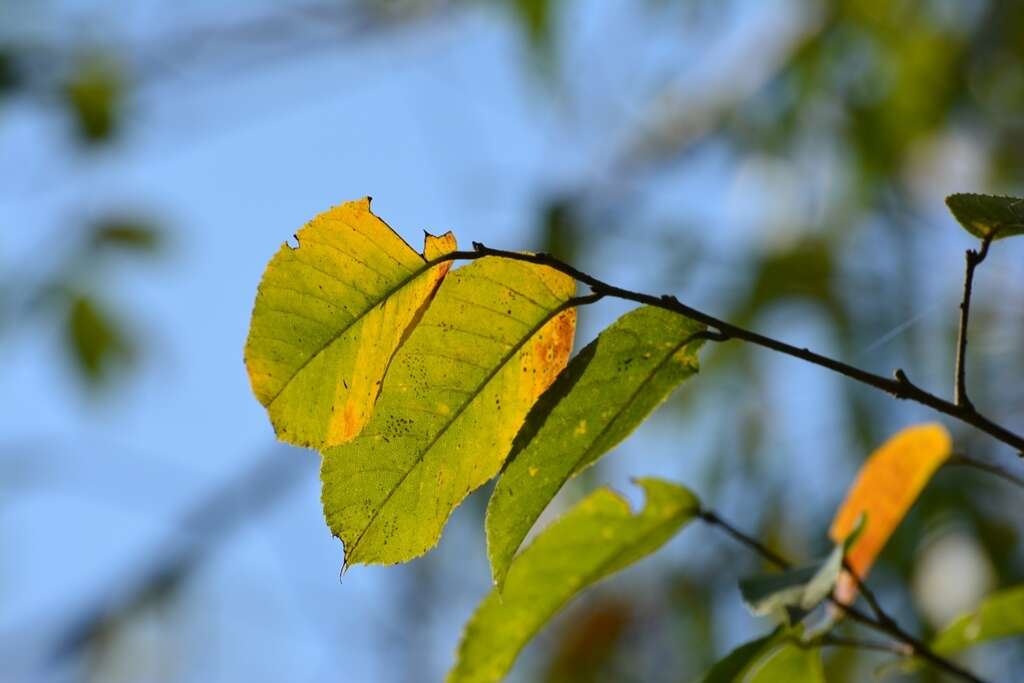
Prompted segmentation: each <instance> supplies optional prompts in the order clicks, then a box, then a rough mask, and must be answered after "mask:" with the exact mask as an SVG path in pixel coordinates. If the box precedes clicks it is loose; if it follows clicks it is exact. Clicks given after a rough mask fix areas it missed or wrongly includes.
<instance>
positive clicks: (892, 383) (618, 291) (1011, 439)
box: [436, 242, 1024, 453]
mask: <svg viewBox="0 0 1024 683" xmlns="http://www.w3.org/2000/svg"><path fill="white" fill-rule="evenodd" d="M485 256H496V257H500V258H507V259H511V260H515V261H525V262H527V263H536V264H539V265H544V266H549V267H551V268H554V269H555V270H557V271H559V272H562V273H565V274H566V275H568V276H570V277H572V278H575V279H576V280H577V281H578V282H582V283H583V284H585V285H588V286H589V287H590V288H591V290H592V291H594V292H595V293H598V294H604V295H605V296H609V297H614V298H617V299H625V300H627V301H635V302H636V303H641V304H647V305H649V306H656V307H658V308H663V309H665V310H668V311H672V312H674V313H678V314H680V315H682V316H684V317H687V318H689V319H691V320H696V321H697V322H700V323H704V324H705V325H707V326H708V327H710V328H713V329H714V330H716V331H717V333H718V335H717V337H716V340H718V341H726V340H728V339H740V340H743V341H745V342H748V343H751V344H755V345H757V346H761V347H763V348H766V349H771V350H772V351H776V352H778V353H782V354H785V355H787V356H792V357H793V358H798V359H800V360H803V361H806V362H808V363H812V364H814V365H818V366H821V367H823V368H826V369H828V370H832V371H833V372H836V373H839V374H840V375H843V376H844V377H848V378H850V379H852V380H855V381H857V382H860V383H862V384H867V385H868V386H872V387H874V388H876V389H880V390H882V391H884V392H886V393H888V394H891V395H892V396H895V397H896V398H898V399H905V400H910V401H915V402H917V403H920V404H922V405H925V406H928V407H929V408H932V409H933V410H936V411H938V412H940V413H943V414H944V415H949V416H950V417H953V418H955V419H957V420H960V421H961V422H964V423H966V424H969V425H971V426H973V427H975V428H977V429H979V430H981V431H983V432H985V433H986V434H989V435H990V436H992V437H993V438H995V439H996V440H998V441H1001V442H1002V443H1005V444H1007V445H1009V446H1012V447H1013V448H1014V449H1016V450H1017V451H1018V452H1021V453H1024V437H1022V436H1020V435H1019V434H1016V433H1014V432H1012V431H1010V430H1009V429H1007V428H1005V427H1003V426H1001V425H998V424H996V423H995V422H992V421H991V420H989V419H988V418H987V417H985V416H984V415H982V414H981V413H979V412H978V411H976V410H974V408H973V407H972V408H965V407H964V406H958V405H956V404H955V403H951V402H949V401H947V400H945V399H943V398H940V397H938V396H936V395H935V394H932V393H930V392H927V391H925V390H924V389H921V388H920V387H918V386H917V385H916V384H914V383H913V382H911V381H910V379H908V378H907V375H906V373H905V372H903V370H896V372H895V373H894V376H893V377H892V378H888V377H883V376H881V375H876V374H874V373H872V372H868V371H866V370H862V369H860V368H858V367H855V366H853V365H849V364H847V363H843V362H842V361H838V360H835V359H834V358H829V357H827V356H823V355H821V354H819V353H815V352H813V351H811V350H809V349H807V348H798V347H796V346H793V345H791V344H787V343H786V342H783V341H779V340H778V339H773V338H771V337H766V336H764V335H761V334H758V333H757V332H753V331H751V330H747V329H744V328H742V327H739V326H737V325H733V324H731V323H728V322H726V321H724V320H719V319H718V318H716V317H714V316H712V315H709V314H707V313H704V312H703V311H699V310H697V309H695V308H692V307H690V306H687V305H686V304H684V303H682V302H681V301H679V300H678V299H676V298H675V297H674V296H669V295H666V296H660V297H659V296H654V295H651V294H644V293H642V292H635V291H631V290H628V289H623V288H622V287H616V286H614V285H610V284H608V283H607V282H603V281H602V280H599V279H598V278H596V277H594V276H593V275H589V274H587V273H584V272H583V271H581V270H578V269H577V268H575V267H573V266H571V265H569V264H568V263H565V262H563V261H560V260H559V259H556V258H555V257H553V256H551V255H550V254H532V253H525V252H516V251H506V250H504V249H492V248H491V247H487V246H485V245H483V244H481V243H479V242H474V243H473V251H455V252H451V253H449V254H446V255H444V256H442V257H440V258H438V259H436V261H437V262H440V261H458V260H474V259H479V258H483V257H485Z"/></svg>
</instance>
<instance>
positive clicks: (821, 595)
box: [740, 544, 843, 623]
mask: <svg viewBox="0 0 1024 683" xmlns="http://www.w3.org/2000/svg"><path fill="white" fill-rule="evenodd" d="M842 568H843V545H842V544H838V545H836V546H835V548H834V549H833V550H832V552H831V553H830V554H829V556H828V558H827V559H825V560H822V561H821V562H818V563H816V564H813V565H810V566H807V567H800V568H798V569H790V570H787V571H784V572H776V573H774V574H763V575H760V576H755V577H752V578H749V579H743V580H742V581H740V594H741V595H742V596H743V601H744V602H745V603H746V604H747V607H748V608H749V609H750V611H751V612H752V613H753V614H755V615H757V616H773V617H774V618H776V619H777V620H778V621H780V622H782V623H793V622H796V621H799V620H800V619H802V618H803V616H804V615H805V614H806V613H807V612H809V611H810V610H812V609H814V607H815V606H817V605H818V603H820V602H821V601H822V600H824V599H825V598H826V597H828V595H829V593H831V592H832V588H833V586H835V584H836V580H837V579H838V578H839V572H840V571H841V570H842Z"/></svg>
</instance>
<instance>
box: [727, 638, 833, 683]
mask: <svg viewBox="0 0 1024 683" xmlns="http://www.w3.org/2000/svg"><path fill="white" fill-rule="evenodd" d="M740 680H742V681H745V682H746V683H825V667H824V666H823V665H822V663H821V652H820V650H818V649H817V648H812V647H807V646H802V645H800V644H798V643H795V642H792V641H790V642H788V643H786V644H784V645H782V646H781V647H779V648H778V649H776V650H775V651H774V652H772V653H770V654H769V655H768V656H767V657H765V658H763V659H761V660H759V661H757V662H755V663H754V666H753V667H751V669H750V671H749V672H748V673H747V675H746V676H745V677H744V678H742V679H740Z"/></svg>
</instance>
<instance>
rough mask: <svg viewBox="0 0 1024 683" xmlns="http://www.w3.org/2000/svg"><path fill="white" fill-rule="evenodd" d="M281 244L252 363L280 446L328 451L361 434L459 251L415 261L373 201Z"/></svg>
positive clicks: (254, 336) (447, 239) (256, 321)
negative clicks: (445, 258) (448, 258)
mask: <svg viewBox="0 0 1024 683" xmlns="http://www.w3.org/2000/svg"><path fill="white" fill-rule="evenodd" d="M295 237H296V240H297V241H298V247H292V246H290V245H288V244H283V245H282V246H281V249H280V250H279V251H278V252H277V254H275V255H274V258H273V259H271V261H270V264H269V265H268V266H267V270H266V272H265V273H264V274H263V279H262V280H261V281H260V286H259V291H258V293H257V295H256V305H255V308H254V310H253V314H252V324H251V326H250V329H249V339H248V342H247V343H246V347H245V362H246V367H247V368H248V369H249V379H250V381H251V383H252V388H253V391H254V392H255V393H256V397H257V398H258V399H259V400H260V403H262V404H263V405H264V406H266V408H267V411H268V412H269V413H270V420H271V422H272V423H273V425H274V429H275V431H276V432H277V435H278V438H280V439H281V440H283V441H287V442H289V443H293V444H296V445H299V446H310V447H314V448H322V447H327V446H331V445H336V444H339V443H343V442H345V441H347V440H349V439H351V438H352V437H353V436H355V435H356V434H358V433H359V431H360V430H361V429H362V428H363V426H364V425H365V424H366V421H367V420H368V419H369V416H370V414H371V412H372V408H373V404H374V402H375V401H376V399H377V396H378V394H379V391H380V384H381V380H382V378H383V376H384V373H385V370H386V369H387V366H388V363H389V362H390V361H391V359H392V357H393V355H394V353H395V350H396V349H397V348H398V346H399V344H400V343H401V341H402V339H403V338H404V336H405V335H406V334H407V332H408V330H409V328H410V326H411V325H412V324H413V322H414V321H415V320H416V318H417V316H419V315H420V314H421V313H422V311H423V309H424V307H425V306H426V305H427V303H429V300H430V298H431V296H433V294H434V292H435V291H436V288H437V285H438V283H439V282H440V281H441V279H442V278H443V277H444V275H445V273H447V271H448V268H449V266H450V262H442V263H439V264H437V265H434V266H430V265H428V263H427V260H425V258H424V257H426V259H432V258H437V257H439V256H441V255H443V254H446V253H448V252H450V251H452V250H454V249H455V238H454V237H453V236H452V234H451V233H448V234H446V235H444V236H443V237H433V236H430V235H427V236H426V239H425V246H424V255H423V256H421V255H420V254H417V253H416V252H415V251H414V250H413V249H412V248H411V247H410V246H409V245H408V244H406V243H405V242H404V241H402V238H400V237H399V236H398V235H397V234H395V232H394V231H393V230H392V229H391V228H389V227H388V226H387V225H386V224H385V223H384V222H383V221H382V220H380V219H379V218H377V217H376V216H375V215H373V213H371V211H370V200H369V198H365V199H361V200H359V201H354V202H348V203H346V204H342V205H341V206H338V207H335V208H333V209H331V210H329V211H326V212H324V213H322V214H320V215H319V216H317V217H316V218H314V219H313V220H312V221H310V223H308V224H307V225H306V226H305V227H304V228H302V229H301V230H299V232H298V234H297V235H296V236H295Z"/></svg>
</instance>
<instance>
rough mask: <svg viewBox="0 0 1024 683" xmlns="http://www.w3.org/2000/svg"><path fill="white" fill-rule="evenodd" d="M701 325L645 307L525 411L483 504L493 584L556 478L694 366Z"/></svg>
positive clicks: (610, 442) (634, 421)
mask: <svg viewBox="0 0 1024 683" xmlns="http://www.w3.org/2000/svg"><path fill="white" fill-rule="evenodd" d="M702 329H704V327H703V326H702V325H699V324H697V323H694V322H692V321H690V320H687V319H686V318H683V317H682V316H679V315H676V314H674V313H670V312H668V311H665V310H662V309H659V308H654V307H651V306H645V307H643V308H638V309H636V310H633V311H630V312H629V313H627V314H626V315H624V316H622V317H621V318H619V319H618V320H617V321H615V322H614V323H613V324H612V325H611V326H610V327H608V328H607V329H606V330H605V331H604V332H602V333H601V334H600V335H599V336H598V337H597V339H595V340H594V341H593V342H591V343H590V344H589V345H588V346H587V347H586V348H585V349H583V351H581V352H580V353H579V354H578V355H577V356H576V357H575V358H573V360H572V362H570V363H569V367H568V368H566V370H565V372H563V373H562V374H561V375H560V376H559V377H558V379H556V380H555V383H554V384H553V385H551V388H550V389H549V390H548V391H547V392H545V394H544V395H543V396H542V397H541V398H540V400H539V401H538V402H537V404H536V405H535V406H534V408H533V410H531V411H530V414H529V415H528V416H527V419H526V424H525V425H524V426H523V429H522V431H521V432H520V433H519V434H518V435H517V436H516V440H515V442H514V444H513V447H512V453H511V455H510V456H509V458H510V459H509V463H508V465H507V466H506V468H505V471H504V473H503V474H502V476H501V479H499V480H498V484H497V487H496V488H495V490H494V493H493V495H492V496H491V500H490V503H489V504H488V506H487V549H488V554H489V556H490V560H491V570H492V573H493V576H494V581H495V583H496V584H498V585H499V586H500V585H501V584H502V582H503V581H504V578H505V573H506V572H507V571H508V566H509V563H510V562H511V561H512V557H513V555H515V552H516V550H517V549H518V548H519V545H520V544H521V543H522V541H523V539H524V538H525V537H526V534H527V533H528V532H529V530H530V528H531V527H532V526H533V524H534V522H536V520H537V518H538V517H539V516H540V514H541V513H542V512H543V511H544V508H545V507H547V505H548V503H549V502H550V501H551V499H552V498H554V496H555V494H556V493H558V491H559V489H561V488H562V485H563V484H565V482H566V481H567V480H568V479H569V478H570V477H572V476H573V475H575V474H578V473H579V472H580V471H582V470H583V469H584V468H586V467H587V466H589V465H590V464H592V463H593V462H594V461H596V460H597V459H598V458H600V457H601V456H602V455H604V454H605V453H606V452H608V451H609V450H610V449H612V448H613V447H614V446H615V445H616V444H618V443H619V442H620V441H622V440H623V439H624V438H626V437H627V436H628V435H629V434H630V432H632V431H633V430H634V429H635V428H636V427H637V425H639V424H640V423H641V422H643V421H644V419H645V418H646V417H647V416H648V415H649V414H650V413H651V411H653V410H654V409H655V408H656V407H658V406H659V405H660V404H661V403H662V402H663V401H664V400H665V399H666V398H667V397H668V395H669V394H670V393H671V392H672V390H673V389H674V388H675V387H676V386H677V385H678V384H679V383H680V382H682V381H683V380H684V379H686V378H687V377H690V376H691V375H693V374H695V373H696V372H697V350H698V348H700V345H701V343H702V342H701V341H698V340H694V339H693V335H694V334H695V333H697V332H699V331H701V330H702Z"/></svg>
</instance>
